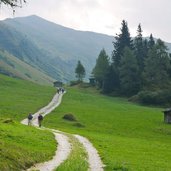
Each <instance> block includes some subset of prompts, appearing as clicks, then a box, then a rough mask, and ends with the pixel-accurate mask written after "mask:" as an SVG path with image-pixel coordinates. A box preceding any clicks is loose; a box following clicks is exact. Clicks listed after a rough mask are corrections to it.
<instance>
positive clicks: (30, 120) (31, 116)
mask: <svg viewBox="0 0 171 171" xmlns="http://www.w3.org/2000/svg"><path fill="white" fill-rule="evenodd" d="M27 118H28V125H32V119H33V115H32V114H31V113H29V115H28V117H27Z"/></svg>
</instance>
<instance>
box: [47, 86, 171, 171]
mask: <svg viewBox="0 0 171 171" xmlns="http://www.w3.org/2000/svg"><path fill="white" fill-rule="evenodd" d="M161 111H162V109H159V108H154V107H153V108H152V107H145V106H140V105H136V104H133V103H130V102H128V101H127V100H126V99H122V98H112V97H106V96H103V95H99V94H98V93H96V92H95V91H93V90H88V89H87V90H86V89H78V88H70V89H68V93H66V94H65V95H64V98H63V102H62V104H61V106H60V107H59V108H57V109H56V110H55V111H54V112H52V114H50V115H48V116H47V118H46V122H45V125H46V126H47V127H51V128H56V129H60V130H63V131H66V132H71V133H77V134H81V135H84V136H86V137H88V138H89V140H90V141H91V142H92V143H93V144H94V145H95V147H96V148H97V149H98V151H99V153H100V156H101V157H102V160H103V162H104V164H106V168H105V170H106V171H112V170H125V171H126V170H129V171H154V170H155V171H169V170H171V162H170V160H171V155H170V153H171V143H170V142H171V136H170V135H171V127H170V125H166V124H164V123H163V114H162V112H161ZM66 113H72V114H74V116H75V117H76V118H77V122H70V121H65V120H63V119H62V117H63V115H64V114H66Z"/></svg>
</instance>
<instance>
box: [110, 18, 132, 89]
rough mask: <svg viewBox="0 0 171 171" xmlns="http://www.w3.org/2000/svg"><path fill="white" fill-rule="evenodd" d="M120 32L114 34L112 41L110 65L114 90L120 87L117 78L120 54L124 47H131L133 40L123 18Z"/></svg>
mask: <svg viewBox="0 0 171 171" xmlns="http://www.w3.org/2000/svg"><path fill="white" fill-rule="evenodd" d="M120 30H121V33H120V34H117V35H116V36H115V42H113V46H114V50H113V52H112V66H113V71H114V73H113V75H114V76H115V78H114V80H115V84H114V90H116V91H118V89H119V88H120V79H119V67H120V62H121V56H122V55H123V51H124V48H125V47H128V48H130V49H131V50H132V49H133V42H132V40H131V37H130V33H129V29H128V25H127V22H126V21H125V20H123V21H122V23H121V29H120Z"/></svg>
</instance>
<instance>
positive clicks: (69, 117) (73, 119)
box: [62, 113, 77, 121]
mask: <svg viewBox="0 0 171 171" xmlns="http://www.w3.org/2000/svg"><path fill="white" fill-rule="evenodd" d="M62 118H63V119H65V120H68V121H77V119H76V118H75V116H74V115H73V114H71V113H68V114H65V115H64V116H63V117H62Z"/></svg>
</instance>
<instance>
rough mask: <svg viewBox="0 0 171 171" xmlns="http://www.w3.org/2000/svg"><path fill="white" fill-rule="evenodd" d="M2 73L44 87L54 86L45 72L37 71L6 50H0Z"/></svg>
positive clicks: (0, 69) (0, 70)
mask: <svg viewBox="0 0 171 171" xmlns="http://www.w3.org/2000/svg"><path fill="white" fill-rule="evenodd" d="M0 73H3V74H5V75H8V76H11V77H18V78H21V79H24V80H29V81H33V82H36V83H39V84H43V85H50V84H51V85H52V83H53V81H54V79H52V78H51V77H49V76H47V75H46V74H44V73H43V71H40V70H37V69H36V68H34V67H32V66H30V65H28V64H27V63H25V62H23V61H21V60H20V59H18V58H17V57H15V56H13V55H11V54H9V53H8V52H6V51H4V50H0Z"/></svg>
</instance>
